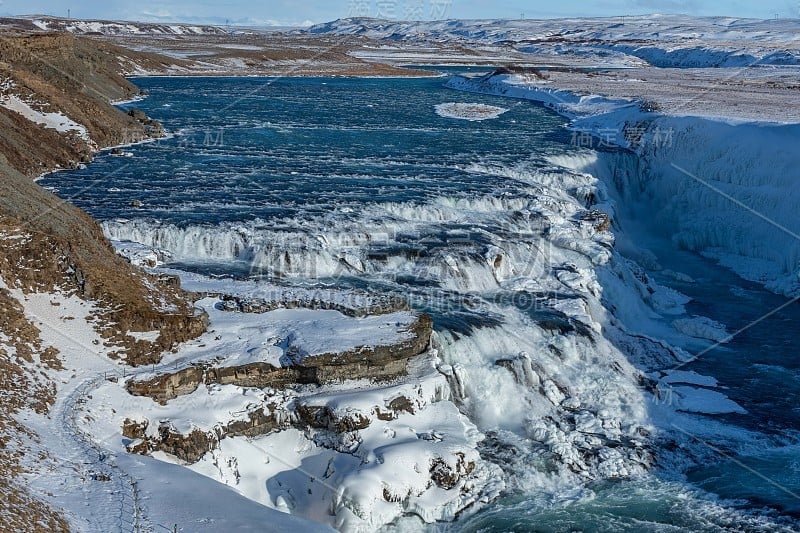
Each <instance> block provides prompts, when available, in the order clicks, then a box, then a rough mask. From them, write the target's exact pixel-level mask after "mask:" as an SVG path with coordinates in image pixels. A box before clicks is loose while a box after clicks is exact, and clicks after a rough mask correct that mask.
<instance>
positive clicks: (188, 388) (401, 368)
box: [128, 314, 433, 403]
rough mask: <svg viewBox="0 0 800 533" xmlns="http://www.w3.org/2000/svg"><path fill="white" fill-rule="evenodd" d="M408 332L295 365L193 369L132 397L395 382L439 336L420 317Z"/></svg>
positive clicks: (135, 385)
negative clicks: (205, 389) (215, 388)
mask: <svg viewBox="0 0 800 533" xmlns="http://www.w3.org/2000/svg"><path fill="white" fill-rule="evenodd" d="M408 331H409V333H411V335H410V336H409V338H407V339H404V340H402V341H400V342H397V343H395V344H391V345H385V346H361V347H357V348H355V349H353V350H349V351H346V352H339V353H326V354H320V355H312V356H305V357H302V358H298V359H297V362H296V363H295V364H292V365H289V366H280V367H278V366H274V365H272V364H270V363H266V362H255V363H248V364H246V365H240V366H230V367H215V366H210V365H208V366H206V367H201V366H192V367H189V368H185V369H182V370H179V371H177V372H174V373H171V374H162V375H159V376H156V377H154V378H152V379H148V380H132V381H130V382H129V383H128V392H130V393H131V394H133V395H135V396H148V397H150V398H152V399H154V400H155V401H157V402H161V403H166V402H167V401H169V400H172V399H174V398H177V397H178V396H182V395H184V394H190V393H192V392H194V391H195V390H196V389H197V387H199V386H200V385H201V384H203V385H214V384H217V385H238V386H240V387H255V388H259V389H263V388H266V387H270V388H273V389H282V388H285V387H287V386H289V385H293V384H303V385H309V384H311V385H322V384H325V383H331V382H339V381H345V380H348V379H373V380H389V379H393V378H396V377H399V376H402V375H404V374H405V373H406V367H407V365H408V361H409V359H411V358H412V357H414V356H417V355H419V354H421V353H422V352H424V351H425V350H427V348H428V344H429V342H430V338H431V334H432V332H433V323H432V321H431V318H430V317H429V316H428V315H426V314H420V315H419V316H418V317H417V319H416V320H415V321H414V323H413V324H412V325H411V326H410V327H409V328H408Z"/></svg>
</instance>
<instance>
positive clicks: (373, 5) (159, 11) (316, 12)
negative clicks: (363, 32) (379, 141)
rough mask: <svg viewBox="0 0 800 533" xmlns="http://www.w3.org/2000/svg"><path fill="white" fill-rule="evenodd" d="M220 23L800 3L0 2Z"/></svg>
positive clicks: (704, 10)
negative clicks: (358, 16) (363, 16)
mask: <svg viewBox="0 0 800 533" xmlns="http://www.w3.org/2000/svg"><path fill="white" fill-rule="evenodd" d="M67 9H70V11H71V14H72V16H73V17H79V18H106V19H125V20H141V21H187V22H208V23H217V24H223V23H225V22H226V21H230V22H231V23H233V24H300V23H311V22H325V21H329V20H333V19H336V18H341V17H347V16H353V15H365V16H380V17H381V18H394V19H410V18H414V19H432V18H434V19H440V18H520V17H521V15H522V13H524V14H525V17H527V18H551V17H564V16H621V15H634V14H644V13H687V14H691V15H727V16H736V17H753V18H773V17H774V16H775V15H779V16H780V17H791V18H800V0H727V1H725V0H708V1H703V0H572V1H562V2H553V1H552V0H541V1H538V0H533V1H532V0H266V1H264V2H253V0H213V1H211V0H160V1H158V0H133V1H131V0H80V1H75V2H70V1H64V0H43V1H36V0H0V15H22V14H32V13H44V14H49V15H57V16H66V15H67Z"/></svg>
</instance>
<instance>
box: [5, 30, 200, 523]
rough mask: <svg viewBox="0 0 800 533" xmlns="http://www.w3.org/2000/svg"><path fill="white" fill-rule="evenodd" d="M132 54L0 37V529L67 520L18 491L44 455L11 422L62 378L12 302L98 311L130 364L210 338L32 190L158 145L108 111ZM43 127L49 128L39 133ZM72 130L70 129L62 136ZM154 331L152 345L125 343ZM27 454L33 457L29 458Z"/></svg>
mask: <svg viewBox="0 0 800 533" xmlns="http://www.w3.org/2000/svg"><path fill="white" fill-rule="evenodd" d="M125 54H129V52H128V51H126V50H124V49H121V48H118V47H116V46H113V45H110V44H105V43H98V42H94V41H91V40H88V39H84V38H79V37H73V36H71V35H68V34H45V33H36V34H25V33H24V32H23V33H13V32H5V33H0V132H2V134H0V388H2V391H1V393H2V395H3V409H1V410H0V411H2V414H0V480H1V481H0V490H2V492H3V499H2V500H3V501H2V504H0V521H2V526H0V529H4V528H6V527H9V528H11V530H16V531H21V530H26V531H28V530H31V531H40V530H56V531H61V530H65V529H67V523H66V521H65V519H64V517H63V516H61V515H60V514H59V513H58V512H57V511H55V510H51V509H48V508H47V506H45V505H44V504H42V503H41V502H38V501H37V500H36V499H35V498H34V497H33V496H31V495H30V494H28V493H27V492H26V490H25V488H24V483H23V482H22V481H21V480H20V476H22V475H25V474H26V472H25V467H24V465H25V464H31V463H35V462H36V461H37V457H38V458H39V459H42V457H41V456H40V455H41V454H47V451H46V450H45V451H42V450H38V451H36V452H34V451H33V450H34V449H36V446H35V443H36V442H37V435H36V434H35V432H34V431H32V430H31V429H30V428H27V427H25V425H24V424H22V423H20V422H19V421H18V420H17V419H16V418H15V414H17V413H19V412H22V411H35V412H39V413H46V412H47V411H48V409H49V408H50V407H51V405H52V402H53V398H54V391H55V388H56V384H55V383H54V382H53V381H52V380H51V379H50V378H48V377H47V376H46V375H45V373H44V371H43V369H48V368H58V367H59V365H60V361H59V358H58V351H57V350H56V349H55V348H53V347H52V346H47V345H46V344H45V343H43V341H42V339H41V338H40V335H39V333H40V332H39V330H38V329H37V327H36V325H35V324H34V320H33V319H34V318H35V317H30V316H26V314H25V312H24V310H23V309H22V308H21V307H20V305H19V303H18V299H15V298H13V297H12V291H15V292H16V293H17V294H19V293H23V294H28V293H33V292H63V293H70V294H76V295H78V296H80V297H81V298H83V299H85V300H88V301H92V302H94V303H95V308H96V309H97V311H96V313H95V316H94V324H95V328H96V329H97V330H98V332H99V333H100V334H101V336H102V338H103V339H105V344H106V346H108V347H111V348H113V353H114V354H115V356H116V357H118V358H120V359H121V360H124V361H125V362H126V363H127V364H130V365H140V364H147V363H152V362H156V361H158V360H160V358H161V354H162V353H163V352H164V351H165V350H168V349H169V348H171V347H172V346H173V345H174V344H175V343H178V342H181V341H184V340H187V339H190V338H193V337H195V336H197V335H199V334H200V333H202V331H203V330H204V329H205V327H206V317H205V316H204V315H203V314H201V313H197V312H196V311H195V308H194V305H193V302H192V300H191V298H189V297H188V295H186V294H185V293H184V292H183V291H181V290H180V288H178V287H177V284H176V283H175V281H174V280H172V279H158V278H157V277H155V276H152V275H149V274H146V273H144V272H142V271H140V270H138V269H137V268H135V267H133V266H132V265H130V264H129V263H128V262H127V261H125V260H124V259H122V258H121V257H119V256H118V255H116V253H115V252H114V250H113V248H112V247H111V245H110V243H109V242H108V241H107V240H106V239H105V237H104V236H103V233H102V230H101V229H100V227H99V225H98V224H97V223H96V222H95V221H94V220H92V219H91V218H90V217H89V216H88V215H86V214H85V213H84V212H82V211H81V210H80V209H78V208H76V207H74V206H73V205H71V204H69V203H68V202H66V201H64V200H62V199H60V198H58V197H57V196H56V195H54V194H52V193H50V192H48V191H45V190H44V189H42V188H41V187H39V186H38V185H36V183H35V181H34V178H35V177H36V176H38V175H40V174H42V173H43V172H47V171H51V170H54V169H58V168H73V167H75V166H76V165H77V164H78V163H80V162H86V161H89V160H90V159H91V158H92V156H93V154H94V153H95V152H96V151H97V150H98V149H99V148H103V147H107V146H111V145H115V144H120V143H128V142H133V141H138V140H143V139H145V138H147V137H148V136H151V135H159V134H160V129H159V128H158V127H154V126H153V125H152V123H148V122H146V121H138V120H136V119H134V118H132V117H131V116H128V115H126V114H125V113H123V112H121V111H119V110H118V109H116V108H115V107H114V106H112V105H111V103H110V102H111V101H114V100H121V99H125V98H130V97H132V96H134V95H136V94H137V93H138V92H139V91H138V89H137V88H136V87H135V86H134V85H132V84H131V83H130V82H128V81H127V80H125V79H124V78H123V77H122V76H121V75H120V74H119V72H120V70H121V69H120V61H122V60H124V56H125ZM137 60H138V61H149V60H151V56H148V57H145V58H137ZM56 113H57V115H54V114H56ZM41 117H50V118H49V119H48V120H49V122H48V121H45V122H44V123H37V121H38V122H41ZM53 117H54V118H53ZM72 123H75V125H76V126H75V127H74V128H72V129H69V128H65V127H63V124H68V125H69V124H72ZM76 128H79V129H76ZM80 128H82V129H83V130H84V131H81V130H80ZM87 186H90V184H88V185H87ZM154 330H158V332H159V335H158V336H157V338H156V339H155V340H154V341H148V340H137V339H136V338H134V336H132V335H130V334H129V333H130V332H147V331H154ZM31 454H34V455H36V456H37V457H26V456H29V455H31Z"/></svg>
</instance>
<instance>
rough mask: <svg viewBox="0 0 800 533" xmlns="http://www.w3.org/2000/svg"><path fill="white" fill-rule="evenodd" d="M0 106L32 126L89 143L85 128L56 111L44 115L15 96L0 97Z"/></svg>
mask: <svg viewBox="0 0 800 533" xmlns="http://www.w3.org/2000/svg"><path fill="white" fill-rule="evenodd" d="M0 106H3V107H5V108H6V109H9V110H11V111H13V112H15V113H18V114H20V115H22V116H23V117H25V118H26V119H28V120H30V121H31V122H33V123H34V124H39V125H41V126H44V127H45V128H49V129H53V130H56V131H58V132H60V133H74V134H75V135H78V136H79V137H80V138H81V139H83V140H84V141H87V142H89V141H91V139H90V138H89V132H88V131H87V130H86V126H83V125H82V124H78V123H77V122H75V121H74V120H72V119H70V118H69V117H67V116H66V115H63V114H62V113H59V112H57V111H53V112H49V113H46V112H44V111H37V110H36V109H33V108H32V107H31V106H30V104H29V103H28V102H25V101H24V100H22V99H21V98H19V97H18V96H15V95H6V96H0Z"/></svg>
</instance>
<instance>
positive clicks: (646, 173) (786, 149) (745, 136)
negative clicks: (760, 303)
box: [447, 74, 800, 296]
mask: <svg viewBox="0 0 800 533" xmlns="http://www.w3.org/2000/svg"><path fill="white" fill-rule="evenodd" d="M549 83H550V82H549V81H548V80H541V79H539V78H537V77H534V76H528V75H524V74H522V75H520V74H511V75H509V74H502V75H486V76H476V77H462V76H457V77H454V78H452V79H451V80H450V81H449V82H448V83H447V86H448V87H449V88H452V89H456V90H461V91H469V92H478V93H488V94H495V95H501V96H508V97H512V98H521V99H527V100H531V101H535V102H539V103H542V104H544V105H545V106H547V107H549V108H551V109H553V110H555V111H556V112H558V113H560V114H562V115H563V116H565V117H567V118H569V119H570V121H571V124H570V128H571V129H572V130H573V131H574V132H575V133H574V134H573V140H574V142H575V143H576V144H577V145H579V146H585V147H587V148H596V147H599V148H604V147H605V148H612V147H614V146H616V147H622V148H625V149H628V150H630V151H632V152H634V153H635V154H636V155H637V156H638V158H636V157H624V156H620V155H619V154H614V153H609V152H608V151H606V152H603V153H600V152H594V151H592V152H591V153H589V154H587V157H585V158H583V159H581V160H578V159H571V160H570V161H569V162H568V163H567V164H568V166H570V167H571V169H572V170H577V171H580V172H587V173H590V174H593V175H595V176H596V177H598V178H601V179H605V181H606V182H607V183H609V185H613V187H614V188H616V193H617V195H618V199H619V200H620V201H622V202H624V203H625V205H626V207H631V208H635V209H638V210H641V212H640V214H641V215H642V216H643V217H644V218H643V220H652V221H653V222H654V227H660V228H662V230H663V231H665V232H668V233H667V235H668V236H669V237H670V238H671V239H672V240H673V241H674V242H675V243H677V244H678V245H680V246H682V247H685V248H687V249H690V250H694V251H697V252H699V253H701V254H703V255H705V256H707V257H711V258H713V259H715V260H717V261H719V262H720V263H721V264H723V265H724V266H726V267H728V268H730V269H732V270H733V271H735V272H736V273H737V274H739V275H740V276H742V277H743V278H746V279H749V280H752V281H756V282H759V283H762V284H764V285H765V286H766V287H767V288H768V289H770V290H772V291H774V292H777V293H781V294H785V295H787V296H797V295H800V219H798V217H797V216H796V211H797V208H796V206H797V205H799V204H800V179H797V178H798V176H797V169H798V168H800V152H798V151H797V150H796V149H795V147H796V146H797V145H798V142H800V124H776V123H760V122H745V121H742V120H739V119H734V118H725V117H722V118H718V119H713V118H707V117H695V116H674V115H670V116H667V115H664V114H661V113H659V112H657V110H656V109H655V108H654V107H653V106H651V105H650V104H649V103H648V102H645V101H633V100H625V99H613V98H606V97H603V96H597V95H578V94H575V93H573V92H570V91H565V90H560V89H558V88H557V87H552V86H550V84H549Z"/></svg>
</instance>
